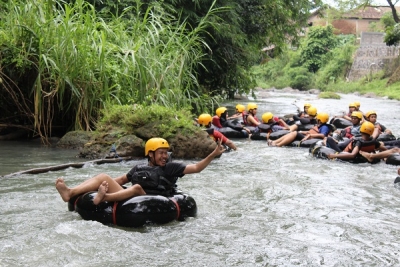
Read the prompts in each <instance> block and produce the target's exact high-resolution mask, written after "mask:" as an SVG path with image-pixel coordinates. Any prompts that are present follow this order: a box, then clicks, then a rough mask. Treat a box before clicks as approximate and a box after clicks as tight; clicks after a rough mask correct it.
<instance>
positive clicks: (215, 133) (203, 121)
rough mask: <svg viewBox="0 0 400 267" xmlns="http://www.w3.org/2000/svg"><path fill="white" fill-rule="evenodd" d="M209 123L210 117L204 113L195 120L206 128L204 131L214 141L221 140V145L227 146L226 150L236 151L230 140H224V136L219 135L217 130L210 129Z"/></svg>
mask: <svg viewBox="0 0 400 267" xmlns="http://www.w3.org/2000/svg"><path fill="white" fill-rule="evenodd" d="M211 121H212V117H211V115H210V114H206V113H203V114H201V115H200V116H199V118H198V119H197V122H198V123H199V124H200V125H202V126H204V127H205V128H206V131H207V133H208V135H209V136H210V137H211V138H212V139H213V140H214V141H217V140H221V143H222V144H223V145H224V146H227V147H228V150H229V149H233V150H236V149H237V147H236V146H235V144H234V143H233V142H232V141H231V140H229V139H228V138H226V136H225V135H223V134H222V133H220V132H219V131H218V130H217V129H214V128H213V127H211Z"/></svg>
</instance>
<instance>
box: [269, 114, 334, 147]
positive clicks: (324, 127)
mask: <svg viewBox="0 0 400 267" xmlns="http://www.w3.org/2000/svg"><path fill="white" fill-rule="evenodd" d="M312 108H314V107H310V108H309V109H308V110H309V111H310V109H312ZM314 109H315V115H316V119H317V125H315V126H314V127H313V128H312V129H310V130H309V131H294V132H290V133H288V134H286V135H284V136H282V137H280V138H278V139H277V140H275V141H270V140H269V141H268V145H270V146H279V147H281V146H286V145H288V144H290V143H292V142H293V141H295V140H301V142H303V141H305V140H308V139H310V138H317V139H324V138H325V137H327V136H328V135H329V134H330V133H331V132H332V127H331V126H330V125H328V124H327V122H328V121H329V115H328V114H327V113H318V114H317V112H316V111H317V110H316V108H314Z"/></svg>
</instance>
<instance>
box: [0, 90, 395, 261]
mask: <svg viewBox="0 0 400 267" xmlns="http://www.w3.org/2000/svg"><path fill="white" fill-rule="evenodd" d="M294 101H296V103H297V104H298V105H299V106H302V104H304V103H305V102H310V103H311V104H313V105H315V106H316V107H317V108H318V110H319V111H320V112H327V113H329V114H330V115H334V114H337V113H338V112H339V111H341V110H344V111H346V110H347V107H348V104H349V103H350V102H353V101H360V102H361V110H363V111H364V112H366V111H368V110H370V109H374V110H375V111H376V112H377V113H378V121H380V122H381V123H382V124H383V125H385V126H386V127H388V128H390V129H391V130H392V131H393V132H394V134H395V135H396V136H398V134H400V125H399V123H397V122H398V120H399V116H400V114H399V105H400V103H399V102H398V101H392V100H387V99H373V98H364V97H360V96H356V95H342V99H341V100H332V99H318V98H317V97H316V96H315V95H311V94H289V93H286V94H285V93H274V92H273V93H269V96H268V97H266V98H262V99H261V98H258V99H257V100H256V101H255V102H257V104H258V108H259V109H258V110H259V111H258V112H259V113H258V115H259V117H261V114H262V113H263V112H266V111H271V112H273V113H274V114H275V115H284V114H288V113H293V112H294V111H295V107H294V105H292V103H293V102H294ZM229 104H231V105H235V104H236V102H235V103H229ZM243 104H247V102H243ZM233 141H234V142H235V143H236V145H237V146H238V148H239V149H238V151H236V152H230V153H226V154H223V156H222V157H221V158H220V159H216V160H214V161H213V162H212V163H211V164H210V166H209V167H208V168H206V169H205V170H204V171H203V172H201V173H199V174H191V175H187V176H185V177H183V178H182V179H180V181H179V182H178V184H179V187H180V188H181V189H182V190H183V191H184V192H186V193H189V194H190V195H191V196H192V197H193V198H194V199H195V200H196V202H197V206H198V216H197V217H196V218H189V219H187V220H186V221H185V222H178V221H174V222H171V223H169V224H166V225H147V226H145V227H142V228H137V229H136V228H133V229H132V228H131V229H129V228H122V227H112V226H106V225H102V224H101V223H98V222H94V221H85V220H83V219H81V217H80V216H79V215H78V214H77V213H75V212H69V211H68V210H67V204H66V203H64V202H63V201H62V200H61V198H60V197H59V195H58V193H57V191H56V190H55V188H54V181H55V179H56V178H57V177H64V178H65V180H66V183H67V184H68V185H76V184H78V183H80V182H82V181H83V180H84V179H87V178H89V177H92V176H93V175H95V174H97V173H100V172H105V173H108V174H110V175H111V176H118V175H120V174H121V173H124V172H127V171H128V170H129V169H130V168H131V167H132V166H134V165H135V164H136V163H138V161H128V162H123V163H116V164H104V165H88V166H85V167H84V168H81V169H74V168H69V169H65V170H61V171H56V172H48V173H43V174H37V175H32V174H25V175H19V176H12V177H6V178H4V177H2V178H0V196H1V205H0V214H1V216H0V225H1V226H0V238H1V239H0V240H1V248H0V266H49V267H50V266H51V267H53V266H69V267H72V266H93V267H94V266H96V267H97V266H396V265H399V264H400V252H399V251H400V245H399V240H400V224H399V215H400V208H399V197H400V189H399V188H396V186H394V184H393V181H394V179H395V178H396V176H397V168H398V167H396V166H392V165H386V164H385V163H384V162H381V163H379V164H376V165H370V164H367V163H366V164H359V165H355V164H349V163H341V162H335V161H328V160H321V159H315V158H312V157H311V156H310V155H309V153H308V149H306V148H293V147H282V148H278V147H268V146H267V143H266V142H264V141H252V140H247V139H236V140H233ZM0 147H1V151H2V153H1V156H0V167H1V168H0V175H4V174H7V173H11V172H16V171H20V170H25V169H31V168H37V167H43V166H49V165H58V164H61V163H67V162H76V161H81V159H77V158H75V156H76V154H77V152H76V151H68V150H67V151H66V150H59V149H55V148H43V147H40V146H39V145H37V144H31V143H23V142H2V143H0ZM176 161H181V160H179V159H176ZM141 162H142V161H141ZM184 162H186V163H191V162H195V161H193V160H185V161H184Z"/></svg>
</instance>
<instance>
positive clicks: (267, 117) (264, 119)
mask: <svg viewBox="0 0 400 267" xmlns="http://www.w3.org/2000/svg"><path fill="white" fill-rule="evenodd" d="M273 117H274V115H273V114H272V113H271V112H267V113H264V114H263V115H262V116H261V119H262V122H263V123H268V121H269V120H270V119H272V118H273Z"/></svg>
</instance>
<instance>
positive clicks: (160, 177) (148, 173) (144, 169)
mask: <svg viewBox="0 0 400 267" xmlns="http://www.w3.org/2000/svg"><path fill="white" fill-rule="evenodd" d="M135 168H136V169H135V171H134V172H133V173H132V174H131V182H132V184H139V185H140V186H141V187H143V189H144V190H145V191H146V193H147V194H157V195H165V196H168V195H170V194H171V192H172V190H173V189H174V188H175V184H176V181H177V180H178V177H165V173H164V170H163V169H162V167H160V166H149V165H147V164H142V165H137V166H136V167H135Z"/></svg>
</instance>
